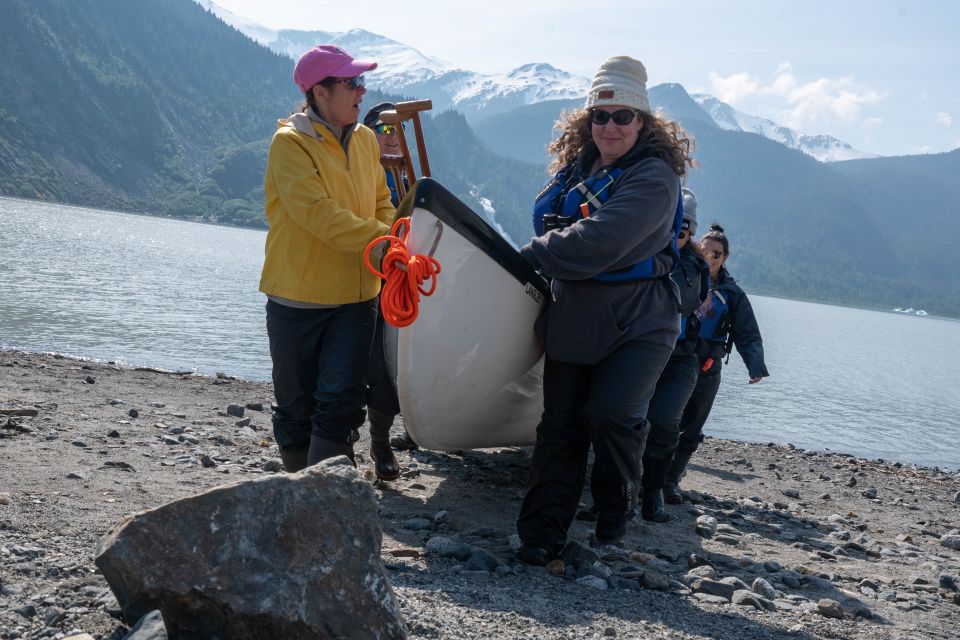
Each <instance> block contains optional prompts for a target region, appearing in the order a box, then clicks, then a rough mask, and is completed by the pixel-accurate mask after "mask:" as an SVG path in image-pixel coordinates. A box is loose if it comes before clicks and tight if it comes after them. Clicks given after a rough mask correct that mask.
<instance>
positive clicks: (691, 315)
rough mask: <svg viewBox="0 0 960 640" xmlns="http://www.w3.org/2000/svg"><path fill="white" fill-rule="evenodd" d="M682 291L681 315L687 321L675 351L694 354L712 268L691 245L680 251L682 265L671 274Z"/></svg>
mask: <svg viewBox="0 0 960 640" xmlns="http://www.w3.org/2000/svg"><path fill="white" fill-rule="evenodd" d="M670 277H671V278H672V279H673V281H674V282H675V283H676V285H677V287H678V288H679V289H680V313H681V315H682V316H683V317H685V318H686V319H687V321H686V326H685V327H684V333H683V335H681V336H680V338H679V339H678V340H677V346H676V349H675V351H682V352H684V353H693V352H694V350H695V349H696V346H697V337H698V334H699V333H700V321H699V320H698V319H697V315H696V312H697V309H698V308H699V307H700V304H701V303H702V302H703V301H704V300H706V298H707V291H708V290H709V287H710V267H709V265H707V261H706V260H704V259H703V258H701V257H700V256H699V255H698V254H697V253H695V252H694V251H693V250H692V249H690V244H689V243H687V244H686V245H684V247H683V249H681V250H680V263H679V264H678V265H677V268H676V269H674V270H673V272H671V273H670Z"/></svg>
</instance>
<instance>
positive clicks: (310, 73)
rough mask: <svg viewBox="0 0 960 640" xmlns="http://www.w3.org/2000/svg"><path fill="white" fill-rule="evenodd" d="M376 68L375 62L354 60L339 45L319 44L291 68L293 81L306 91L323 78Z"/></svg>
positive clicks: (350, 76) (355, 73)
mask: <svg viewBox="0 0 960 640" xmlns="http://www.w3.org/2000/svg"><path fill="white" fill-rule="evenodd" d="M376 68H377V63H376V62H373V61H371V60H354V59H353V57H352V56H351V55H350V54H349V53H347V52H346V51H344V50H343V49H341V48H340V47H337V46H335V45H332V44H321V45H319V46H317V47H314V48H313V49H310V51H307V52H306V53H304V54H303V55H302V56H300V59H299V60H297V66H296V67H294V68H293V81H294V82H295V83H297V86H298V87H300V90H301V91H302V92H304V93H306V92H307V91H309V90H310V87H312V86H313V85H315V84H317V83H318V82H320V81H321V80H323V79H324V78H330V77H335V78H353V77H354V76H359V75H360V74H361V73H365V72H367V71H372V70H374V69H376Z"/></svg>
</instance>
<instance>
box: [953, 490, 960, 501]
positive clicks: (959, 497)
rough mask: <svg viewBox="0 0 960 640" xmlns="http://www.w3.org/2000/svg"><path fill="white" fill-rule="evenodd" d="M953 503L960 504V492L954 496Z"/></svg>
mask: <svg viewBox="0 0 960 640" xmlns="http://www.w3.org/2000/svg"><path fill="white" fill-rule="evenodd" d="M953 501H954V502H956V503H957V504H960V491H957V492H956V493H955V494H953Z"/></svg>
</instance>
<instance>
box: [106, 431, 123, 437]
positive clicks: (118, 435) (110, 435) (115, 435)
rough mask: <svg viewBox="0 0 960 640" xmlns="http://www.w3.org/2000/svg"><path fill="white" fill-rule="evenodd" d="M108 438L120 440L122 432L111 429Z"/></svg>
mask: <svg viewBox="0 0 960 640" xmlns="http://www.w3.org/2000/svg"><path fill="white" fill-rule="evenodd" d="M107 437H108V438H119V437H120V432H119V431H117V430H116V429H110V431H108V432H107Z"/></svg>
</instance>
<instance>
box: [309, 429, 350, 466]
mask: <svg viewBox="0 0 960 640" xmlns="http://www.w3.org/2000/svg"><path fill="white" fill-rule="evenodd" d="M337 456H347V457H348V458H350V462H352V463H353V466H357V462H356V461H355V460H354V459H353V445H352V444H349V443H347V442H334V441H333V440H327V439H326V438H318V437H317V436H310V451H309V452H308V453H307V466H308V467H309V466H311V465H315V464H317V463H318V462H320V461H321V460H327V459H329V458H336V457H337Z"/></svg>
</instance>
